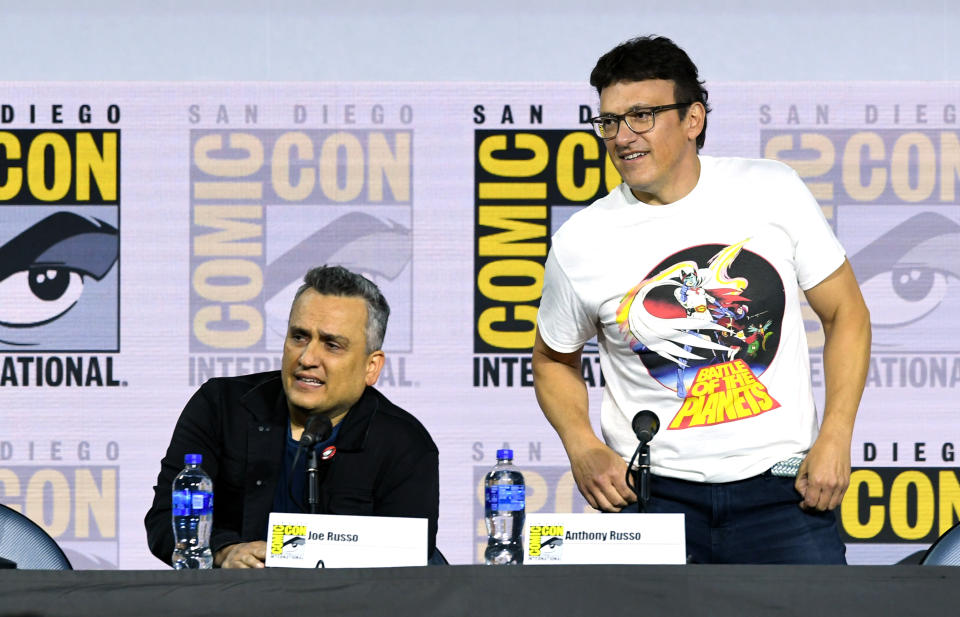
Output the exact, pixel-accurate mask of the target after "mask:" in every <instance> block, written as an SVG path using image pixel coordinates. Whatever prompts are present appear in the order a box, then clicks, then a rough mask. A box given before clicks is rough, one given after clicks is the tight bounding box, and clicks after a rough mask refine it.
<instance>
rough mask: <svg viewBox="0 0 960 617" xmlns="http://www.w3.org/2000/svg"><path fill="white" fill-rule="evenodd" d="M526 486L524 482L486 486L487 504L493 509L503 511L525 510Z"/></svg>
mask: <svg viewBox="0 0 960 617" xmlns="http://www.w3.org/2000/svg"><path fill="white" fill-rule="evenodd" d="M526 488H527V487H525V486H524V485H522V484H520V485H516V484H497V485H494V486H488V487H487V488H486V494H487V504H489V506H490V509H491V510H499V511H501V512H503V511H517V510H523V509H524V507H525V505H526Z"/></svg>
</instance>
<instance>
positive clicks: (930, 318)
mask: <svg viewBox="0 0 960 617" xmlns="http://www.w3.org/2000/svg"><path fill="white" fill-rule="evenodd" d="M874 224H875V225H883V224H884V221H883V220H875V221H874ZM867 231H868V232H869V231H870V230H869V229H868V230H867ZM877 231H879V230H877ZM958 243H960V224H958V223H957V222H955V221H954V220H952V219H950V218H948V217H946V216H944V215H942V214H939V213H936V212H921V213H918V214H915V215H912V216H910V217H909V218H907V219H906V220H903V221H900V222H898V223H896V224H894V225H893V226H892V227H889V228H887V229H885V230H884V231H883V232H882V233H879V234H878V235H877V236H876V237H875V238H874V239H873V240H872V241H870V242H869V243H868V244H866V245H865V246H864V247H863V248H861V249H860V250H858V251H857V252H856V254H854V255H853V256H851V257H850V263H851V265H852V266H853V269H854V272H856V274H857V280H858V281H859V282H860V289H861V291H862V293H863V297H864V300H865V301H866V303H867V306H869V307H870V319H871V322H872V325H873V347H874V349H875V350H878V351H884V350H886V351H892V350H897V349H901V350H902V349H912V350H914V351H917V352H920V351H928V352H933V351H950V350H952V349H953V348H954V347H955V345H954V343H953V337H951V336H949V335H946V334H948V330H949V329H950V327H949V324H951V323H953V320H952V314H953V307H954V306H956V301H957V298H958V297H960V286H958V277H960V253H958V251H957V245H958ZM945 335H946V336H945ZM921 348H922V349H921Z"/></svg>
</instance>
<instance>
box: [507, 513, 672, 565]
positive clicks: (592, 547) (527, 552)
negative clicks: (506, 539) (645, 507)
mask: <svg viewBox="0 0 960 617" xmlns="http://www.w3.org/2000/svg"><path fill="white" fill-rule="evenodd" d="M523 540H524V551H523V563H524V564H525V565H526V564H529V565H544V564H587V563H599V564H661V563H686V561H687V560H686V549H687V542H686V537H685V535H684V529H683V514H601V513H597V514H555V513H544V514H540V513H535V514H528V515H527V517H526V521H525V523H524V530H523Z"/></svg>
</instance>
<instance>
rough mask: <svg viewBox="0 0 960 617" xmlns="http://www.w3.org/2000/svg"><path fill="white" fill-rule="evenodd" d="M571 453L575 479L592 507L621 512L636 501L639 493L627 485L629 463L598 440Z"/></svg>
mask: <svg viewBox="0 0 960 617" xmlns="http://www.w3.org/2000/svg"><path fill="white" fill-rule="evenodd" d="M568 454H569V456H570V469H571V470H572V471H573V479H574V480H575V481H576V482H577V488H579V489H580V494H581V495H583V498H584V499H586V500H587V503H589V504H590V505H591V506H593V507H594V508H596V509H597V510H602V511H604V512H619V511H620V510H622V509H623V508H624V507H626V506H627V505H628V504H631V503H635V502H636V501H637V496H636V494H635V493H634V492H633V491H632V490H630V488H629V487H628V486H627V482H626V473H627V463H626V462H624V460H623V458H621V457H620V455H619V454H617V453H616V452H614V451H613V450H611V449H610V448H609V447H607V446H606V445H605V444H603V443H602V442H600V441H599V440H597V441H596V442H595V443H594V444H592V445H590V446H586V447H584V448H582V449H578V450H576V451H574V452H568Z"/></svg>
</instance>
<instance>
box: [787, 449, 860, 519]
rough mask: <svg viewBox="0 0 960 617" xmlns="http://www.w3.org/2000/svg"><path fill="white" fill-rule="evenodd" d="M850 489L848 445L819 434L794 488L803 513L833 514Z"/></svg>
mask: <svg viewBox="0 0 960 617" xmlns="http://www.w3.org/2000/svg"><path fill="white" fill-rule="evenodd" d="M849 485H850V444H849V443H844V440H842V439H840V440H836V439H831V438H830V436H828V435H825V434H822V433H821V435H820V437H818V438H817V440H816V441H815V442H814V444H813V446H812V447H811V448H810V452H808V453H807V456H806V458H805V459H803V463H801V464H800V469H799V471H797V481H796V483H795V484H794V487H796V489H797V492H798V493H800V495H802V496H803V501H801V502H800V507H801V508H803V509H805V510H820V511H821V512H824V511H827V510H833V509H834V508H836V507H837V506H839V505H840V502H841V501H843V495H844V493H846V492H847V487H848V486H849Z"/></svg>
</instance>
